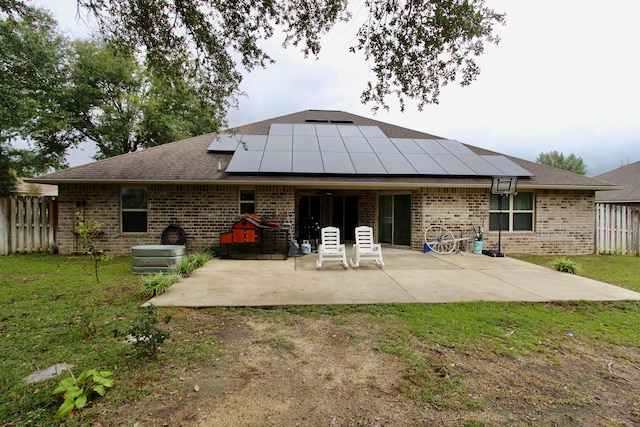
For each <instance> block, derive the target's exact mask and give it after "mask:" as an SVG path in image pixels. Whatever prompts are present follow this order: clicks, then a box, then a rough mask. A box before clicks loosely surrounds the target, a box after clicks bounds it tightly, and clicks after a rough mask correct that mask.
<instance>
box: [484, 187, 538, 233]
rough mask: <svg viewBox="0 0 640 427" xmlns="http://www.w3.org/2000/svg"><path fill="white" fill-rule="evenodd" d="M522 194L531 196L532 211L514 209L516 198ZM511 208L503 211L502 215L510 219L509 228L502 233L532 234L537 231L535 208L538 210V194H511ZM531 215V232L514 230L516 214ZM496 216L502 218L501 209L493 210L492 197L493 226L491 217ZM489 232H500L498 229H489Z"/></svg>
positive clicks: (490, 213) (529, 192)
mask: <svg viewBox="0 0 640 427" xmlns="http://www.w3.org/2000/svg"><path fill="white" fill-rule="evenodd" d="M522 193H528V194H531V209H514V206H515V203H514V197H515V196H516V195H517V194H522ZM498 197H506V196H498ZM508 197H509V201H508V202H509V206H508V208H507V209H505V208H503V209H502V214H503V215H505V214H506V215H507V219H508V221H507V222H508V227H506V228H505V229H503V230H501V231H506V232H509V233H532V232H533V231H534V230H535V223H536V215H535V208H536V194H535V192H533V191H519V192H518V193H516V194H515V195H514V194H509V195H508ZM527 213H528V214H531V229H530V230H514V229H513V224H514V214H527ZM492 214H495V215H498V218H499V217H500V209H491V197H490V198H489V224H491V215H492ZM489 231H498V229H495V230H494V229H491V228H490V229H489Z"/></svg>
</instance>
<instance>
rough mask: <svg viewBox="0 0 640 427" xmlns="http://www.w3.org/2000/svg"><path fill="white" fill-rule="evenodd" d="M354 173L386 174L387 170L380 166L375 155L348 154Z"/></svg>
mask: <svg viewBox="0 0 640 427" xmlns="http://www.w3.org/2000/svg"><path fill="white" fill-rule="evenodd" d="M350 156H351V160H352V161H353V166H354V167H355V171H356V173H361V174H386V173H387V170H386V169H385V168H384V166H382V163H381V162H380V159H378V156H376V155H375V153H354V152H351V153H350Z"/></svg>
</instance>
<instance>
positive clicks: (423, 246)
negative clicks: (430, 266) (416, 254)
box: [422, 242, 431, 254]
mask: <svg viewBox="0 0 640 427" xmlns="http://www.w3.org/2000/svg"><path fill="white" fill-rule="evenodd" d="M422 252H424V253H425V254H426V253H427V252H431V247H430V246H429V245H427V243H426V242H425V244H424V245H422Z"/></svg>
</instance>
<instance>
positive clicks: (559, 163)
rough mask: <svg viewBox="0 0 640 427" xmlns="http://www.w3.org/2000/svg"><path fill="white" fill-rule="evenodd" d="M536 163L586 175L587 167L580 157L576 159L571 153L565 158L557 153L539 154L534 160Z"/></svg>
mask: <svg viewBox="0 0 640 427" xmlns="http://www.w3.org/2000/svg"><path fill="white" fill-rule="evenodd" d="M536 162H537V163H541V164H543V165H547V166H553V167H554V168H558V169H563V170H566V171H569V172H573V173H577V174H580V175H586V174H587V167H586V166H585V164H584V160H582V157H577V156H576V155H575V154H573V153H571V154H569V155H568V156H567V157H565V156H564V154H562V153H558V152H557V151H550V152H548V153H540V154H539V155H538V157H537V158H536Z"/></svg>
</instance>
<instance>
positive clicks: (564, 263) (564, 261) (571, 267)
mask: <svg viewBox="0 0 640 427" xmlns="http://www.w3.org/2000/svg"><path fill="white" fill-rule="evenodd" d="M551 266H552V267H553V268H554V269H556V270H558V271H561V272H563V273H571V274H578V272H579V271H580V268H579V267H578V264H576V262H575V261H573V260H570V259H568V258H565V257H560V258H556V259H554V260H553V261H552V262H551Z"/></svg>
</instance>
